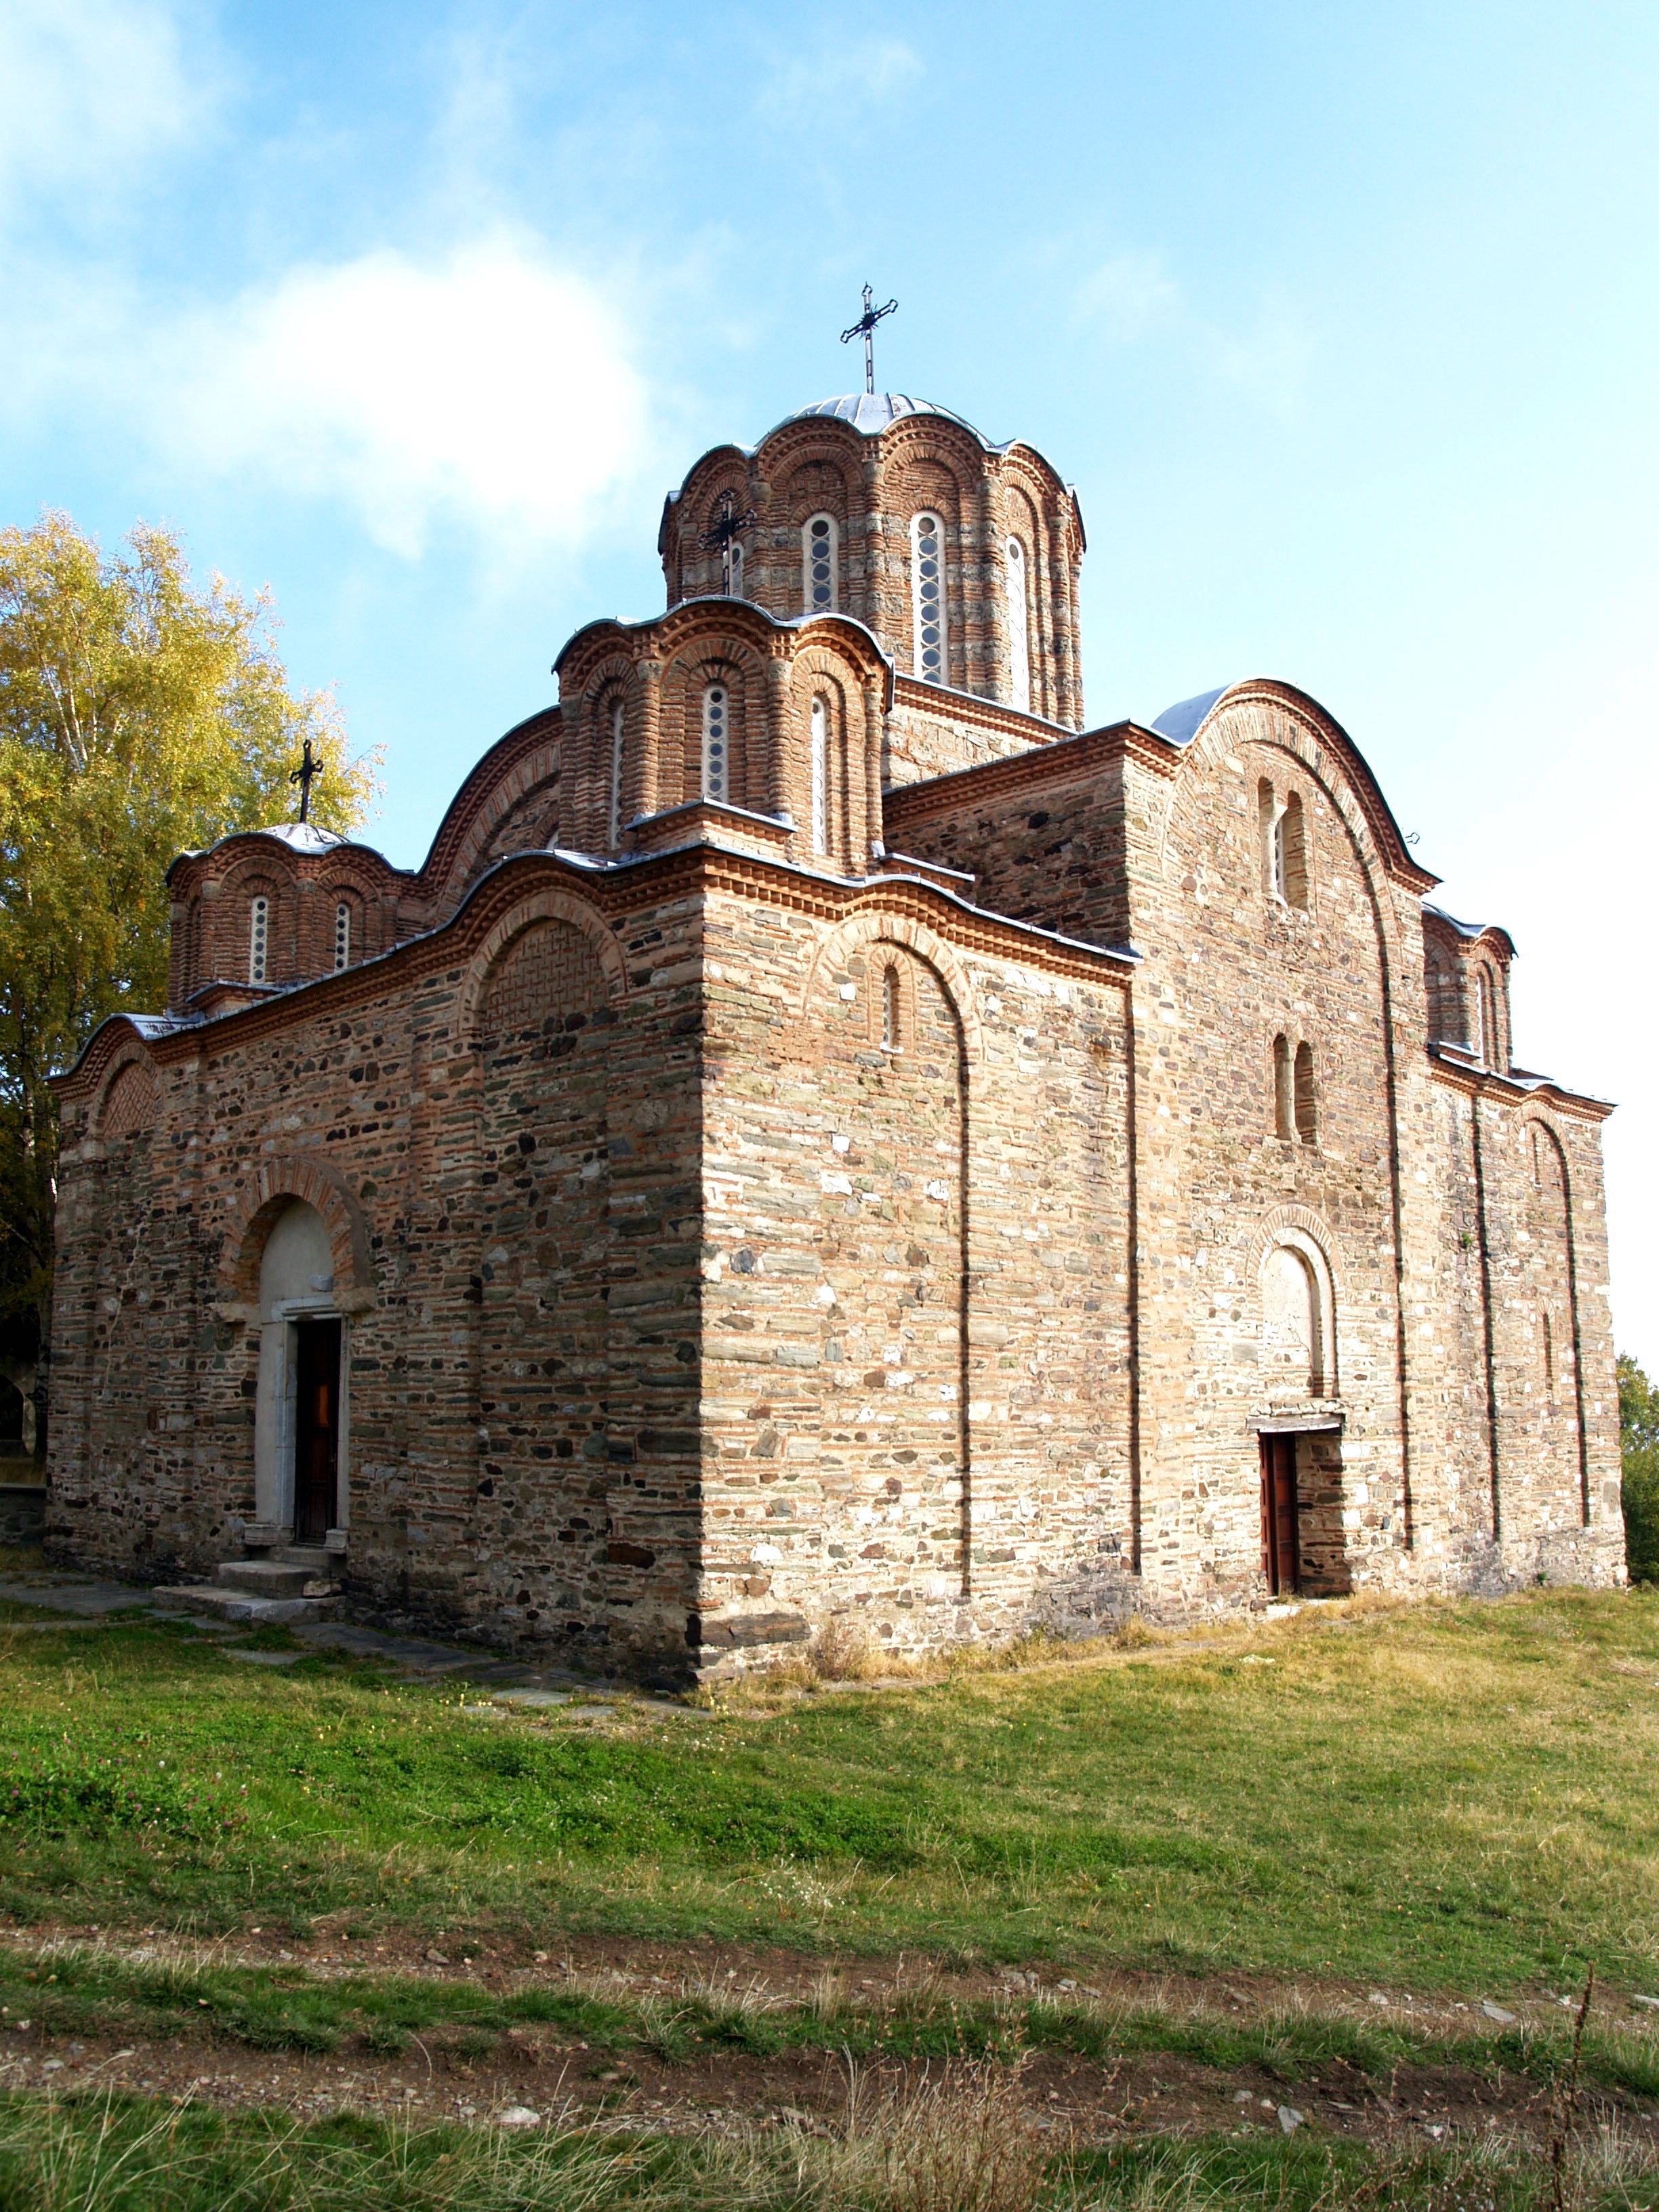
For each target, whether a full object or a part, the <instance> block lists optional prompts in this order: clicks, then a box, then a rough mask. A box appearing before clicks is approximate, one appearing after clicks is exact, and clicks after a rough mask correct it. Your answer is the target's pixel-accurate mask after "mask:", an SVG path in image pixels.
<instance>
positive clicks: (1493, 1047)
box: [1474, 968, 1498, 1067]
mask: <svg viewBox="0 0 1659 2212" xmlns="http://www.w3.org/2000/svg"><path fill="white" fill-rule="evenodd" d="M1474 988H1475V1000H1476V1004H1477V1006H1478V1008H1479V1011H1480V1064H1481V1066H1483V1067H1496V1066H1498V1008H1497V1006H1496V1004H1495V1003H1494V996H1493V992H1492V977H1491V975H1489V974H1488V973H1487V971H1486V969H1484V968H1477V969H1475V971H1474Z"/></svg>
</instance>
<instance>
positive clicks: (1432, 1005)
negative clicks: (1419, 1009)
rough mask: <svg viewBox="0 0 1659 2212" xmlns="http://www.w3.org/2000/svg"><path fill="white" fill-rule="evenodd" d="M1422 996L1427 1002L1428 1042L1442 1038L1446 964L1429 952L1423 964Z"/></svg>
mask: <svg viewBox="0 0 1659 2212" xmlns="http://www.w3.org/2000/svg"><path fill="white" fill-rule="evenodd" d="M1423 981H1424V986H1425V989H1424V996H1425V1000H1426V1001H1427V1009H1426V1010H1427V1013H1428V1022H1429V1042H1430V1043H1431V1044H1432V1043H1434V1042H1436V1040H1437V1039H1438V1038H1440V1037H1443V1036H1444V1035H1445V1034H1446V1030H1445V1021H1446V963H1445V962H1444V961H1443V959H1442V958H1441V957H1440V955H1439V954H1438V953H1437V952H1434V951H1431V952H1430V953H1429V955H1428V957H1427V958H1426V960H1425V962H1424V964H1423Z"/></svg>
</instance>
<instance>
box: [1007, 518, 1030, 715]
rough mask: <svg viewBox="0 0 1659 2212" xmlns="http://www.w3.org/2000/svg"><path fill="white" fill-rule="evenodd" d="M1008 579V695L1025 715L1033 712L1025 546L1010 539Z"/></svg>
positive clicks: (1014, 539) (1016, 539)
mask: <svg viewBox="0 0 1659 2212" xmlns="http://www.w3.org/2000/svg"><path fill="white" fill-rule="evenodd" d="M1005 582H1006V588H1007V594H1008V696H1009V699H1010V702H1011V703H1012V705H1014V706H1016V707H1018V708H1019V710H1020V712H1021V713H1022V714H1030V711H1031V641H1030V621H1031V617H1030V606H1029V603H1028V599H1027V594H1026V589H1025V548H1024V546H1023V545H1022V544H1020V542H1019V540H1018V538H1010V539H1009V540H1008V549H1007V568H1006V574H1005Z"/></svg>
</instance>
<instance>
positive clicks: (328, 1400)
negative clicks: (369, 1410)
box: [294, 1316, 340, 1544]
mask: <svg viewBox="0 0 1659 2212" xmlns="http://www.w3.org/2000/svg"><path fill="white" fill-rule="evenodd" d="M294 1335H295V1378H294V1379H295V1407H294V1541H295V1543H296V1544H320V1543H321V1542H322V1541H323V1539H324V1538H325V1536H326V1535H327V1534H328V1532H329V1530H330V1529H331V1528H333V1527H335V1526H336V1524H337V1502H338V1501H337V1490H338V1486H339V1467H340V1324H339V1322H338V1320H337V1319H333V1318H328V1319H323V1318H319V1319H314V1320H313V1319H312V1318H311V1317H310V1316H304V1317H301V1318H300V1319H298V1320H296V1321H295V1323H294Z"/></svg>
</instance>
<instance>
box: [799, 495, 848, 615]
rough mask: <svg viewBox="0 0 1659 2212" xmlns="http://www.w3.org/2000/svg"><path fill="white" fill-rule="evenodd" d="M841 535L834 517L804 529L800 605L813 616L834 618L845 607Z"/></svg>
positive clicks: (824, 517) (814, 520)
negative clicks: (842, 584) (841, 572)
mask: <svg viewBox="0 0 1659 2212" xmlns="http://www.w3.org/2000/svg"><path fill="white" fill-rule="evenodd" d="M840 570H841V532H839V531H838V530H837V529H836V518H835V516H834V515H833V514H815V515H813V516H811V518H810V520H807V521H806V522H804V523H803V524H802V525H801V533H800V603H801V605H802V607H803V609H804V610H805V612H806V613H808V614H809V615H827V614H833V613H834V611H835V610H836V608H837V607H838V606H839V605H841V574H840Z"/></svg>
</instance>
